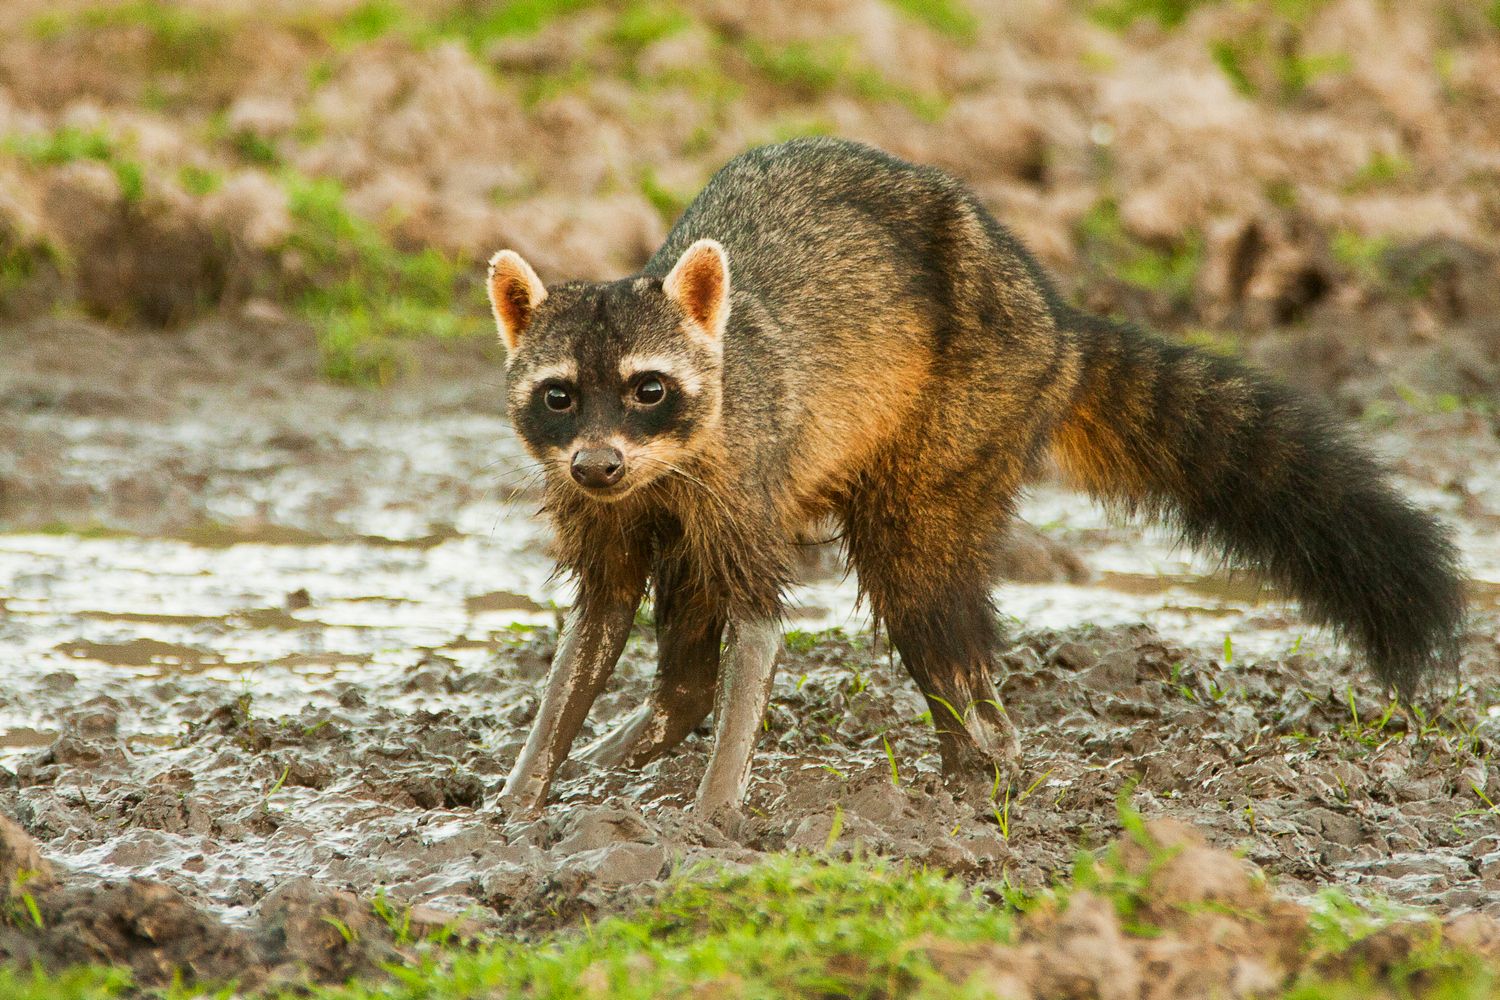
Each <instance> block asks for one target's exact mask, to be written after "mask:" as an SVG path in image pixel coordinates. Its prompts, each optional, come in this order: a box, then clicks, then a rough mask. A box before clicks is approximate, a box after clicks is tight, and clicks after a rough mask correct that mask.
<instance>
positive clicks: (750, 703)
mask: <svg viewBox="0 0 1500 1000" xmlns="http://www.w3.org/2000/svg"><path fill="white" fill-rule="evenodd" d="M780 647H781V625H780V623H779V622H778V621H777V620H776V619H774V618H762V619H751V620H731V621H730V623H729V641H728V643H727V644H726V646H725V650H724V656H723V660H722V662H721V664H720V670H719V687H718V690H717V691H716V692H715V695H714V749H713V755H712V756H711V757H710V758H709V761H708V770H707V771H705V772H704V774H703V783H702V784H701V785H699V786H698V801H697V804H696V805H695V806H694V810H695V811H696V812H697V813H698V814H699V815H700V816H703V817H704V818H707V819H713V818H714V817H715V816H717V815H718V814H720V813H723V812H730V811H734V810H737V809H738V808H739V807H740V803H741V802H743V801H744V798H745V790H746V788H747V787H748V785H749V783H750V758H751V753H752V751H754V749H755V740H756V737H757V736H759V735H760V728H761V722H762V720H763V719H764V718H765V714H766V705H767V704H768V703H769V702H770V700H771V680H772V678H773V677H774V676H775V673H776V653H777V652H778V650H779V649H780Z"/></svg>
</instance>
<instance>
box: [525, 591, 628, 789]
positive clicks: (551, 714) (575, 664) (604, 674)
mask: <svg viewBox="0 0 1500 1000" xmlns="http://www.w3.org/2000/svg"><path fill="white" fill-rule="evenodd" d="M644 589H645V588H644V586H642V587H641V588H640V589H639V590H637V591H635V592H634V595H633V596H623V595H622V594H616V595H613V596H611V597H608V598H601V597H597V596H596V597H592V598H590V597H589V596H587V593H585V594H583V595H580V599H579V602H578V604H577V605H576V606H575V607H574V608H573V610H572V611H571V612H570V613H569V615H568V622H567V625H566V626H564V628H563V632H562V636H561V638H560V639H559V641H558V644H557V655H556V656H555V657H554V658H553V660H552V670H551V672H550V673H549V674H548V675H547V688H546V690H545V691H543V692H542V703H541V705H540V706H539V707H538V708H537V714H536V722H535V723H533V724H532V727H531V734H530V735H529V736H527V737H526V745H525V746H524V747H523V748H522V749H521V754H520V756H518V757H517V758H516V763H515V766H514V767H512V768H511V771H510V777H509V778H507V779H506V780H505V789H504V791H502V792H501V793H500V800H499V804H500V807H501V808H502V809H503V810H505V811H506V812H507V813H510V814H516V813H529V812H534V811H536V810H537V809H539V808H541V805H542V803H543V802H544V801H545V800H546V798H547V789H548V788H549V787H550V786H551V784H552V777H553V775H555V774H556V773H557V769H558V767H560V766H561V765H562V762H563V761H564V760H566V759H567V757H568V748H569V747H571V746H572V745H573V739H574V737H576V736H577V735H578V730H579V729H581V728H582V727H583V720H584V719H585V718H587V716H588V714H589V709H590V708H591V707H593V704H594V699H595V698H597V697H599V692H600V691H601V690H603V688H604V682H605V681H607V680H608V679H609V675H610V674H611V673H612V672H613V671H614V668H615V663H616V662H618V661H619V659H620V653H621V652H623V651H624V649H625V640H626V639H627V638H629V636H630V629H631V627H632V626H633V625H634V624H635V612H636V608H638V607H639V606H640V599H641V593H642V592H643V591H644Z"/></svg>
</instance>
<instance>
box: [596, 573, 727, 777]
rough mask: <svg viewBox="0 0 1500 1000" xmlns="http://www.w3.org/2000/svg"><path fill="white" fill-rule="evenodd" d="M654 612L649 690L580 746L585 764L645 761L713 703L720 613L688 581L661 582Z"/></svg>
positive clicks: (700, 718)
mask: <svg viewBox="0 0 1500 1000" xmlns="http://www.w3.org/2000/svg"><path fill="white" fill-rule="evenodd" d="M656 617H657V623H656V636H657V670H656V680H655V682H654V683H653V685H652V687H651V693H650V694H649V695H648V696H647V698H646V702H645V704H643V705H641V706H640V707H639V708H637V709H636V710H635V711H634V712H632V713H631V714H630V715H629V716H628V717H627V718H626V719H625V721H624V722H622V723H620V724H619V725H618V726H616V727H615V728H614V729H612V730H611V731H610V732H608V733H605V734H604V735H603V736H601V737H599V739H597V740H595V741H594V742H593V743H591V744H589V746H588V747H586V748H585V749H584V751H583V753H582V754H581V755H580V756H581V757H582V759H583V760H586V761H588V762H589V763H591V764H596V765H600V766H604V767H612V766H615V765H619V764H624V765H626V766H627V767H633V768H635V767H641V766H643V765H645V764H648V763H650V762H651V761H653V760H655V759H656V758H658V757H660V756H661V755H662V754H664V753H666V752H667V751H668V750H671V749H672V748H673V747H675V746H676V745H677V744H679V743H681V742H682V741H683V740H684V739H685V738H687V735H688V733H691V732H692V731H693V730H694V729H695V728H697V726H698V724H699V723H700V722H702V721H703V720H704V719H705V718H706V717H707V716H708V713H709V711H710V710H711V709H712V708H713V704H714V686H715V684H716V683H717V680H718V675H719V637H720V636H721V635H722V634H723V632H724V618H723V616H722V614H721V613H720V612H719V610H718V608H717V607H716V606H714V604H713V602H711V601H709V600H708V599H707V598H705V597H704V596H703V595H702V594H700V593H698V592H697V591H696V589H695V588H693V587H692V586H691V585H690V584H686V583H680V582H678V583H672V582H668V581H662V582H660V583H658V586H657V599H656Z"/></svg>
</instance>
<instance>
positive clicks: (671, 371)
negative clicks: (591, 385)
mask: <svg viewBox="0 0 1500 1000" xmlns="http://www.w3.org/2000/svg"><path fill="white" fill-rule="evenodd" d="M642 372H661V373H662V374H663V375H670V376H671V377H672V378H673V379H674V380H676V382H677V384H678V385H680V386H682V388H683V389H684V390H685V391H686V392H687V393H688V394H689V395H692V396H696V395H698V392H699V390H701V389H702V388H703V383H702V382H701V381H700V380H699V378H698V373H697V372H695V371H693V370H692V369H690V368H685V367H682V358H681V357H679V356H677V355H673V354H627V355H625V356H624V357H623V358H621V359H620V381H622V382H629V381H630V380H631V379H633V378H635V377H636V376H637V375H639V374H641V373H642Z"/></svg>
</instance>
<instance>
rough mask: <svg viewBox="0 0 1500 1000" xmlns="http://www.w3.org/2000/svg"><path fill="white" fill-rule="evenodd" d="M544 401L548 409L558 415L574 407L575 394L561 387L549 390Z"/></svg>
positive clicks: (556, 386)
mask: <svg viewBox="0 0 1500 1000" xmlns="http://www.w3.org/2000/svg"><path fill="white" fill-rule="evenodd" d="M543 399H544V400H545V402H546V403H547V409H549V410H554V411H556V412H558V413H561V412H562V411H563V410H568V409H572V407H573V394H572V393H571V392H569V391H568V390H566V389H564V388H563V387H562V386H560V385H554V386H552V387H551V388H549V389H548V390H547V394H546V395H545V396H544V397H543Z"/></svg>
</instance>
